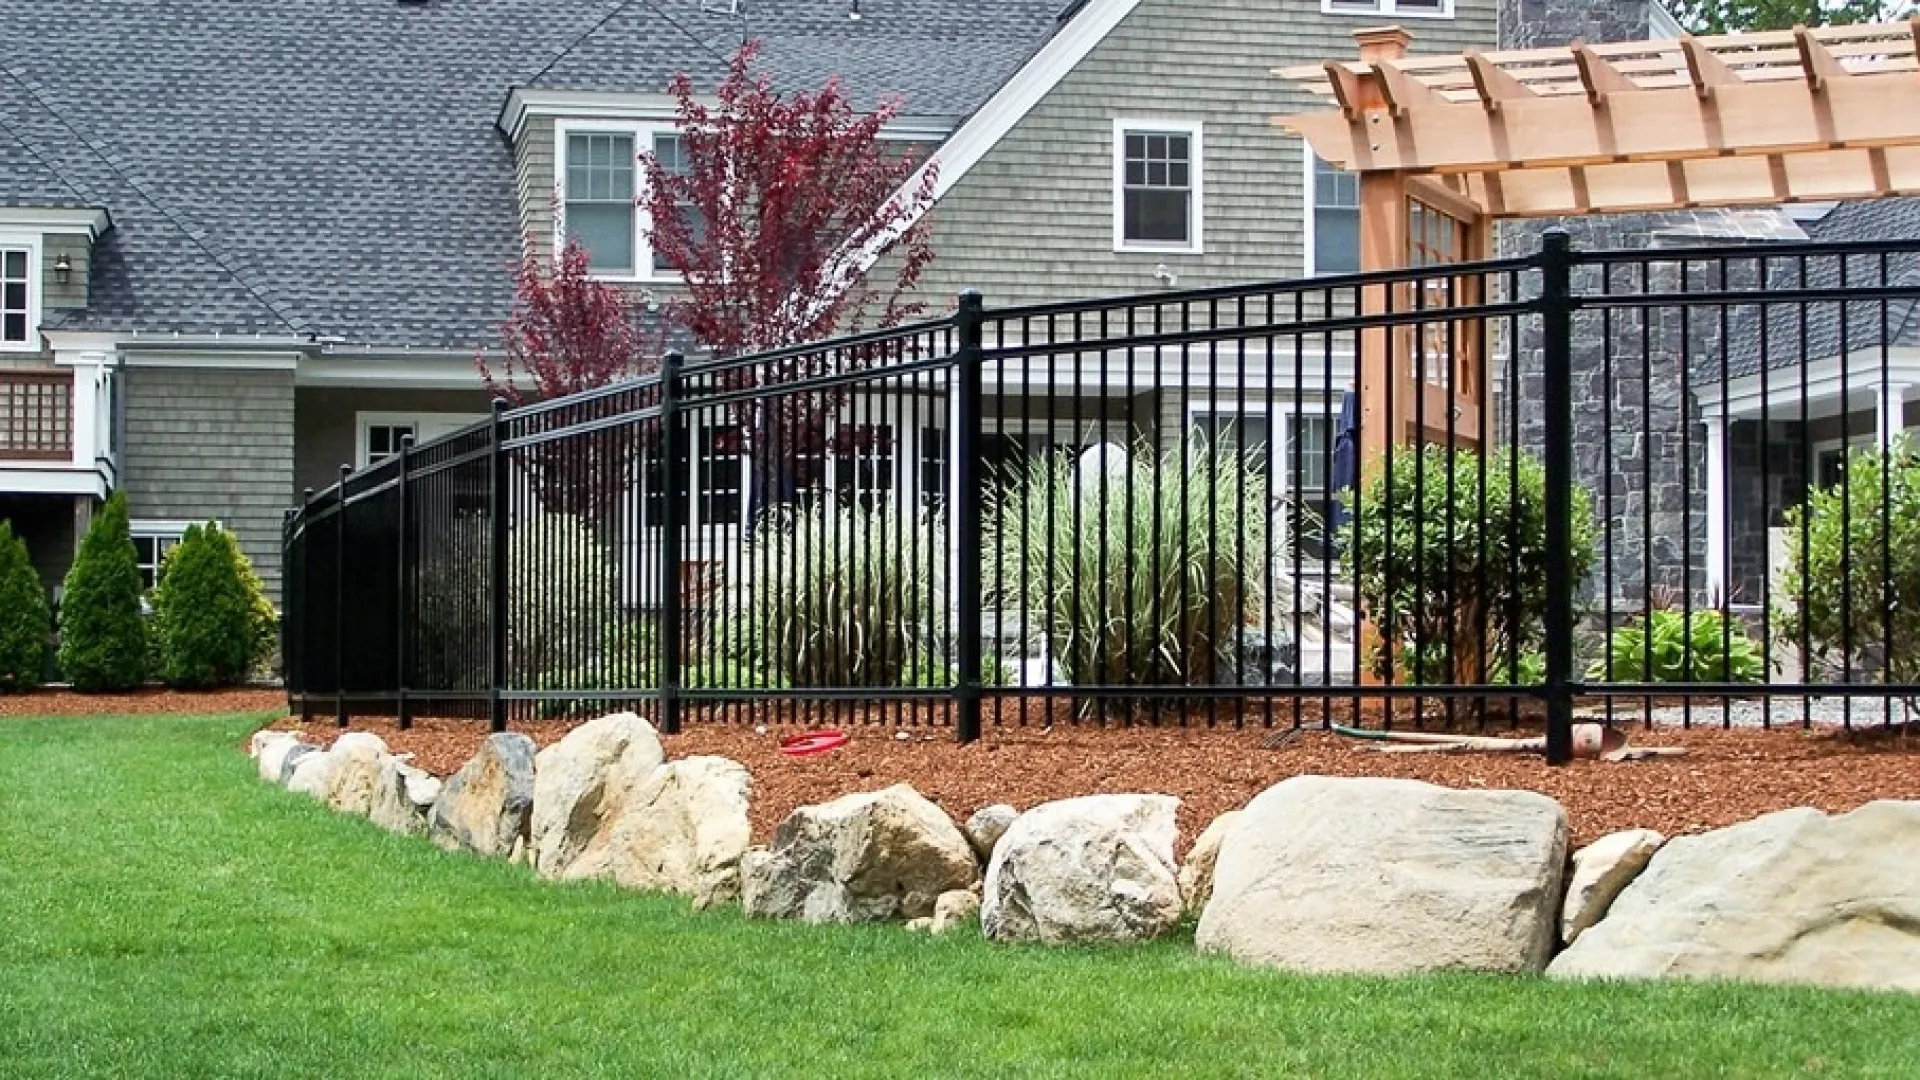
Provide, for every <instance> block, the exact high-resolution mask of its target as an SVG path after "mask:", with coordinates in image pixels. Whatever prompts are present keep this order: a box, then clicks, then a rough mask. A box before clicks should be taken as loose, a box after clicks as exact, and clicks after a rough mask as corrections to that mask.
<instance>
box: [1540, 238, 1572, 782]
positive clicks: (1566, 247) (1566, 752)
mask: <svg viewBox="0 0 1920 1080" xmlns="http://www.w3.org/2000/svg"><path fill="white" fill-rule="evenodd" d="M1540 270H1541V290H1540V321H1541V344H1542V356H1541V365H1540V371H1541V408H1542V411H1543V413H1544V414H1545V415H1544V416H1543V418H1542V419H1543V421H1544V424H1543V428H1544V432H1543V438H1544V442H1545V445H1544V446H1543V447H1542V448H1541V449H1542V453H1543V455H1544V457H1545V462H1544V464H1545V471H1546V484H1547V492H1546V515H1547V521H1546V544H1547V568H1546V569H1547V575H1546V577H1547V604H1546V632H1547V641H1546V661H1547V679H1546V707H1547V764H1549V765H1565V764H1566V763H1567V762H1569V761H1572V760H1573V590H1574V589H1575V587H1576V586H1577V584H1578V583H1577V582H1575V581H1574V580H1573V552H1572V538H1573V537H1572V525H1573V484H1574V479H1573V309H1574V301H1573V244H1572V240H1571V239H1570V238H1569V237H1568V235H1567V233H1566V231H1565V230H1564V229H1551V230H1549V231H1548V232H1547V233H1546V235H1545V236H1544V237H1543V238H1542V243H1541V248H1540Z"/></svg>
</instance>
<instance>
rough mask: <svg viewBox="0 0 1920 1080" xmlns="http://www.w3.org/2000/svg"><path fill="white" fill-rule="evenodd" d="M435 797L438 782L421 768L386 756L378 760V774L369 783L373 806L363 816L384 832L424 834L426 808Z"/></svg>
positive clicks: (437, 790)
mask: <svg viewBox="0 0 1920 1080" xmlns="http://www.w3.org/2000/svg"><path fill="white" fill-rule="evenodd" d="M439 796H440V781H438V780H436V779H434V778H433V776H431V775H430V774H428V773H427V771H426V770H425V769H419V768H415V767H414V766H412V765H409V764H407V762H406V761H404V760H403V759H401V758H398V757H391V756H390V757H388V758H387V759H386V760H385V761H382V762H381V763H380V775H379V776H378V777H377V778H376V779H375V780H374V784H373V806H372V807H371V809H369V810H368V811H367V818H368V819H369V820H370V821H372V822H373V823H374V824H375V825H378V826H379V827H381V828H383V829H385V830H387V831H388V832H394V833H400V834H402V835H404V836H425V835H426V832H427V811H428V810H429V809H431V808H432V807H433V800H434V799H436V798H438V797H439Z"/></svg>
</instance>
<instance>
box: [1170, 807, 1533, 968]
mask: <svg viewBox="0 0 1920 1080" xmlns="http://www.w3.org/2000/svg"><path fill="white" fill-rule="evenodd" d="M1566 862H1567V815H1566V812H1565V811H1563V810H1562V809H1561V808H1560V804H1558V803H1556V802H1554V801H1553V800H1552V799H1549V798H1547V797H1546V796H1544V795H1538V794H1535V793H1533V792H1528V791H1455V790H1453V789H1450V788H1443V787H1437V786H1435V785H1433V784H1425V783H1420V782H1418V781H1413V780H1386V779H1377V778H1367V779H1336V778H1332V777H1323V776H1301V777H1294V778H1293V779H1290V780H1286V781H1283V782H1281V783H1279V784H1276V785H1274V786H1273V787H1271V788H1268V789H1267V790H1266V791H1264V792H1262V793H1261V794H1260V795H1259V796H1258V797H1257V798H1255V799H1254V800H1253V801H1252V802H1251V803H1249V804H1248V805H1247V807H1246V809H1245V811H1243V812H1242V814H1241V817H1240V821H1239V823H1238V824H1237V825H1236V826H1235V827H1234V828H1233V830H1232V832H1231V833H1230V834H1229V835H1228V836H1227V837H1226V838H1225V841H1224V842H1223V843H1222V844H1221V847H1220V856H1219V860H1218V862H1217V863H1216V864H1215V868H1214V877H1213V896H1212V897H1211V898H1210V899H1209V900H1208V902H1207V905H1206V908H1205V909H1204V910H1203V911H1202V913H1201V916H1200V925H1199V928H1198V930H1197V932H1196V933H1195V935H1194V941H1195V944H1196V945H1198V946H1199V947H1200V949H1201V950H1203V951H1206V952H1218V953H1225V954H1227V955H1229V956H1232V957H1234V958H1236V959H1239V960H1242V961H1246V962H1249V963H1255V964H1263V965H1268V966H1272V967H1280V968H1287V969H1291V970H1295V971H1311V972H1368V973H1378V974H1398V973H1406V972H1421V971H1439V970H1448V969H1464V970H1473V971H1496V972H1537V971H1539V970H1540V969H1541V968H1543V967H1545V966H1546V963H1547V959H1548V957H1549V956H1550V955H1551V954H1552V950H1553V945H1554V939H1555V936H1556V932H1557V930H1558V926H1559V918H1560V899H1561V896H1562V890H1561V880H1562V877H1563V875H1564V871H1565V867H1566Z"/></svg>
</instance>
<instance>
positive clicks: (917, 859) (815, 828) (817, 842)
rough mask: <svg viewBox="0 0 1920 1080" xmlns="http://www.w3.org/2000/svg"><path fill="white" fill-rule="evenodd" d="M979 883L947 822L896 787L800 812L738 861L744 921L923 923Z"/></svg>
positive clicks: (976, 869) (966, 849)
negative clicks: (942, 900)
mask: <svg viewBox="0 0 1920 1080" xmlns="http://www.w3.org/2000/svg"><path fill="white" fill-rule="evenodd" d="M979 879H980V866H979V864H978V863H977V862H976V861H975V860H974V855H973V847H972V846H971V845H970V844H968V843H967V838H966V837H965V836H964V835H962V834H961V832H960V829H959V827H958V826H956V825H955V824H954V823H953V819H952V818H949V817H948V816H947V815H946V813H945V812H944V811H942V810H941V809H940V808H939V807H938V806H935V805H934V804H933V803H931V802H929V801H927V800H926V799H925V798H924V797H922V796H921V795H920V793H919V792H917V791H915V790H913V788H911V787H909V786H907V785H905V784H896V785H894V786H893V787H890V788H887V789H885V790H883V791H874V792H866V793H862V794H857V795H844V796H842V797H840V798H838V799H835V800H833V801H832V802H827V803H822V804H820V805H818V806H802V807H800V808H799V809H797V810H795V811H794V812H793V813H792V814H790V815H788V817H787V820H785V821H783V822H781V823H780V827H779V828H778V829H777V830H775V832H774V835H773V843H772V845H771V846H770V847H767V848H756V849H754V850H752V851H749V852H747V853H746V855H744V856H743V857H742V858H741V862H740V891H741V902H742V905H743V906H744V907H745V908H746V911H747V914H749V915H759V916H770V917H776V918H796V919H803V920H805V921H807V922H815V923H827V922H882V921H886V920H890V919H916V918H920V917H922V916H931V915H932V914H933V905H934V900H935V898H937V897H938V896H939V895H940V894H941V893H943V892H947V891H950V890H953V889H966V888H969V887H971V886H972V885H973V884H974V883H975V882H977V881H978V880H979Z"/></svg>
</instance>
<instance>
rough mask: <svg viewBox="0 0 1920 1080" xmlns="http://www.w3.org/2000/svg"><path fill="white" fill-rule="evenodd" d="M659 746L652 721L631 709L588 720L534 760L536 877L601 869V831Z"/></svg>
mask: <svg viewBox="0 0 1920 1080" xmlns="http://www.w3.org/2000/svg"><path fill="white" fill-rule="evenodd" d="M664 760H666V753H665V752H664V751H663V750H661V748H660V738H659V736H657V735H655V734H654V731H653V725H652V724H649V723H647V722H646V721H645V720H642V719H640V718H639V717H638V716H635V715H634V714H633V713H630V712H627V713H615V714H613V715H611V716H603V717H600V718H599V719H598V720H590V721H588V722H587V723H585V724H582V725H580V726H579V727H577V728H575V729H573V730H572V731H570V732H568V733H567V736H566V737H565V738H563V739H561V740H560V741H559V742H557V743H554V744H553V745H552V746H549V747H547V748H546V749H545V750H542V751H540V756H539V757H538V758H537V759H536V760H535V765H534V780H533V818H532V821H531V823H530V825H529V829H530V833H529V836H528V846H529V850H530V853H531V855H532V858H533V867H534V869H535V870H536V871H538V872H539V873H540V875H541V876H543V877H549V878H566V879H578V878H591V877H600V876H602V875H604V874H606V873H607V872H608V869H609V864H608V861H607V840H608V836H607V834H608V831H609V830H610V828H611V826H612V825H613V822H614V820H615V819H616V818H617V817H618V816H619V812H620V809H621V808H622V807H623V806H624V805H625V804H626V801H627V799H628V797H629V796H630V795H632V794H633V792H634V791H635V789H637V788H639V787H640V785H641V784H643V783H645V782H646V781H647V779H648V777H650V776H652V775H653V772H654V770H655V769H658V768H659V767H660V765H661V762H663V761H664Z"/></svg>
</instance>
